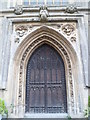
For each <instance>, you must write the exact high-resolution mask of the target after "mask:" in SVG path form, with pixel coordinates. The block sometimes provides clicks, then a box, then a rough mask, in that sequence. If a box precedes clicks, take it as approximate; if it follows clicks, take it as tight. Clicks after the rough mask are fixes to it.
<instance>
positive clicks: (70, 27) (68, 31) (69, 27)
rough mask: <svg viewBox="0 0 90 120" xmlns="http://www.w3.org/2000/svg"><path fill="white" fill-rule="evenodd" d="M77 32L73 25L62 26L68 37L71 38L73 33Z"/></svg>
mask: <svg viewBox="0 0 90 120" xmlns="http://www.w3.org/2000/svg"><path fill="white" fill-rule="evenodd" d="M74 30H75V28H74V26H73V25H71V24H66V25H63V26H62V31H63V33H65V34H66V35H67V36H70V35H71V34H72V32H73V31H74Z"/></svg>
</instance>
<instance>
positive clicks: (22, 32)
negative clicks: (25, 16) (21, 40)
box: [15, 25, 28, 37]
mask: <svg viewBox="0 0 90 120" xmlns="http://www.w3.org/2000/svg"><path fill="white" fill-rule="evenodd" d="M15 31H16V34H17V35H18V36H19V37H23V36H24V35H25V33H26V32H27V31H28V28H27V26H24V25H20V26H18V27H16V29H15Z"/></svg>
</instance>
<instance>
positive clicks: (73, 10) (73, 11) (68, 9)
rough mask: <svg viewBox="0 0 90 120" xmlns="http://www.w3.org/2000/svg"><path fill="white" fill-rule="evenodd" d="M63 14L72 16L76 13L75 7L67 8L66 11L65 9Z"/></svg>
mask: <svg viewBox="0 0 90 120" xmlns="http://www.w3.org/2000/svg"><path fill="white" fill-rule="evenodd" d="M65 12H66V13H70V14H73V13H75V12H78V9H77V8H76V7H75V6H72V5H71V6H68V7H67V8H66V9H65Z"/></svg>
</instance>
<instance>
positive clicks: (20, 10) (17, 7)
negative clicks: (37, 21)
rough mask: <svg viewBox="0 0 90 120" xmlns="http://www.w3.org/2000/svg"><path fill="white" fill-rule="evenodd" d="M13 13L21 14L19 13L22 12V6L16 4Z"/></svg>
mask: <svg viewBox="0 0 90 120" xmlns="http://www.w3.org/2000/svg"><path fill="white" fill-rule="evenodd" d="M14 13H15V14H16V15H21V14H23V7H22V6H20V5H16V7H15V8H14Z"/></svg>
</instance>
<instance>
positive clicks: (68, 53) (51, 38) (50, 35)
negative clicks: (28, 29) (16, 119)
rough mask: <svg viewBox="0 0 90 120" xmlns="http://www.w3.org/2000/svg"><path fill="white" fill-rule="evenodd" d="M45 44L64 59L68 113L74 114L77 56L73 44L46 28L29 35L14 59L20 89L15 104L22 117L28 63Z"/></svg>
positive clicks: (15, 76)
mask: <svg viewBox="0 0 90 120" xmlns="http://www.w3.org/2000/svg"><path fill="white" fill-rule="evenodd" d="M44 43H46V44H49V45H51V46H52V47H53V48H55V49H56V50H57V51H58V53H59V54H60V55H61V56H62V58H63V61H64V64H65V72H66V88H67V101H68V102H67V109H68V110H67V111H68V113H69V114H74V112H75V109H74V104H75V92H74V89H75V88H74V80H75V79H76V77H75V76H74V71H73V69H72V68H73V67H75V65H76V64H77V56H76V53H75V51H74V49H73V47H72V46H71V44H70V43H69V42H68V41H67V40H66V39H65V38H64V37H63V36H62V35H60V34H59V33H57V32H56V31H54V30H53V29H51V30H50V29H49V28H48V27H46V26H44V27H41V28H39V29H38V30H36V31H34V32H33V33H31V34H30V35H28V36H27V37H26V39H25V40H23V42H22V43H21V44H20V46H19V48H18V49H17V51H16V54H15V59H14V71H15V69H17V71H15V74H14V78H15V80H16V81H17V83H18V87H17V92H16V93H15V94H16V96H15V97H16V98H17V101H15V104H19V105H20V108H19V109H20V111H21V115H22V114H23V113H25V86H26V66H27V62H28V59H29V58H30V56H31V55H32V53H33V52H34V51H35V49H36V48H38V47H39V46H41V45H42V44H44ZM73 57H74V59H73ZM76 67H77V65H76ZM76 69H77V68H76ZM76 74H77V73H76ZM77 76H78V74H77ZM16 98H15V99H16ZM19 109H18V110H17V112H19ZM22 116H23V115H22Z"/></svg>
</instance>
